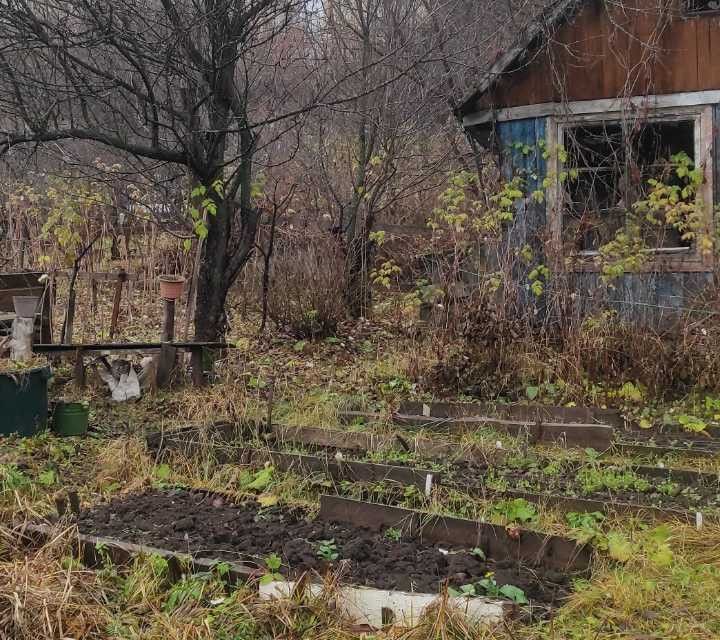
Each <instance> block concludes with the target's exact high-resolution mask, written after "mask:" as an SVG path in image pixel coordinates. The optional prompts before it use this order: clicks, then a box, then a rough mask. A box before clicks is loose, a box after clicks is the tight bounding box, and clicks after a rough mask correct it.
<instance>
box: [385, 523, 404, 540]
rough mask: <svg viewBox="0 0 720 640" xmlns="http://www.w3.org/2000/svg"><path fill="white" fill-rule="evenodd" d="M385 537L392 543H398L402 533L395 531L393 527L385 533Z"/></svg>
mask: <svg viewBox="0 0 720 640" xmlns="http://www.w3.org/2000/svg"><path fill="white" fill-rule="evenodd" d="M385 537H386V538H387V539H388V540H392V541H393V542H400V539H401V538H402V531H400V529H396V528H395V527H390V528H389V529H387V530H386V531H385Z"/></svg>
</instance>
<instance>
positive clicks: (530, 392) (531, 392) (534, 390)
mask: <svg viewBox="0 0 720 640" xmlns="http://www.w3.org/2000/svg"><path fill="white" fill-rule="evenodd" d="M538 393H540V387H526V388H525V395H526V396H527V397H528V400H535V398H537V397H538Z"/></svg>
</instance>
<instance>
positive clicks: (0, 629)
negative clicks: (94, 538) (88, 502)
mask: <svg viewBox="0 0 720 640" xmlns="http://www.w3.org/2000/svg"><path fill="white" fill-rule="evenodd" d="M0 536H1V537H2V541H3V561H2V562H0V585H2V588H1V589H0V637H3V638H8V639H13V640H37V639H38V638H47V639H48V640H54V639H58V640H60V639H65V638H87V639H92V638H105V637H106V636H105V634H104V630H105V627H106V625H107V622H108V619H109V618H108V614H107V611H106V608H105V606H104V604H103V602H104V599H105V594H104V591H103V585H102V583H101V580H100V579H99V578H98V575H97V574H96V573H95V572H93V571H89V570H87V569H84V568H81V567H79V566H78V565H77V563H73V562H67V560H69V559H70V558H71V557H72V555H71V540H72V530H71V529H70V530H68V529H66V530H61V529H58V530H57V532H56V533H55V534H54V537H53V538H52V540H51V542H49V543H48V544H45V545H43V546H42V547H40V548H39V549H26V548H23V547H21V546H20V544H19V543H18V541H17V538H16V536H15V534H14V533H13V532H11V531H9V530H7V529H2V530H0Z"/></svg>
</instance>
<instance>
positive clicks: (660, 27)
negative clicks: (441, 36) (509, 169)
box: [465, 0, 720, 113]
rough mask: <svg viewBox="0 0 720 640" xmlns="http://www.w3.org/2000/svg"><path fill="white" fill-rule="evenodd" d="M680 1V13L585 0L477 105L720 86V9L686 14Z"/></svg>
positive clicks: (651, 4)
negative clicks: (719, 59)
mask: <svg viewBox="0 0 720 640" xmlns="http://www.w3.org/2000/svg"><path fill="white" fill-rule="evenodd" d="M681 2H682V0H677V3H676V6H675V8H674V9H673V10H674V11H675V12H676V14H677V15H675V17H673V18H670V17H669V16H670V14H669V13H667V9H666V8H665V7H663V8H662V9H658V8H657V7H658V5H657V3H656V2H655V1H654V0H628V1H627V2H624V3H606V2H603V1H602V0H591V1H589V2H585V3H584V6H583V7H582V9H581V10H580V11H579V12H578V13H577V14H576V15H575V16H574V17H573V18H572V19H570V20H569V21H567V22H566V23H565V24H563V25H562V26H561V27H560V28H559V29H558V30H557V32H556V33H554V34H552V42H551V43H550V44H549V45H545V44H544V45H543V46H542V47H541V48H540V49H538V48H537V47H536V48H535V49H533V50H532V51H529V52H528V53H527V55H526V56H525V58H526V59H527V60H530V62H529V63H528V64H523V65H521V66H520V67H518V68H517V69H515V70H509V71H508V72H507V73H506V75H505V77H503V78H502V79H501V80H500V81H499V82H498V83H497V84H496V85H495V87H494V88H492V89H491V90H490V91H489V92H487V93H486V94H485V95H483V96H480V97H478V98H477V99H476V101H475V103H474V109H475V110H478V111H482V110H485V109H489V108H501V107H511V106H519V105H529V104H540V103H543V102H559V101H563V100H596V99H600V98H615V97H618V96H623V95H637V96H642V95H645V94H647V93H648V92H650V93H658V94H671V93H677V92H682V91H704V90H707V89H720V68H719V65H718V64H717V63H716V61H717V59H718V58H717V55H718V53H719V51H718V50H720V23H719V21H718V16H717V14H712V13H700V14H695V15H692V16H687V17H683V16H682V9H681ZM666 20H669V22H666ZM558 85H559V86H558ZM465 111H466V113H471V112H472V111H473V107H472V106H470V105H468V106H467V108H466V109H465Z"/></svg>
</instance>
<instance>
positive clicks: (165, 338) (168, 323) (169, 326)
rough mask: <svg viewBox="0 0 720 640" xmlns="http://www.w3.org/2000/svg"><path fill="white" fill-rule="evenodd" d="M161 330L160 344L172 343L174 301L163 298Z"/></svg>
mask: <svg viewBox="0 0 720 640" xmlns="http://www.w3.org/2000/svg"><path fill="white" fill-rule="evenodd" d="M163 305H164V306H163V329H162V337H161V338H160V341H161V342H172V341H173V340H174V339H175V300H167V299H166V298H163Z"/></svg>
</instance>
